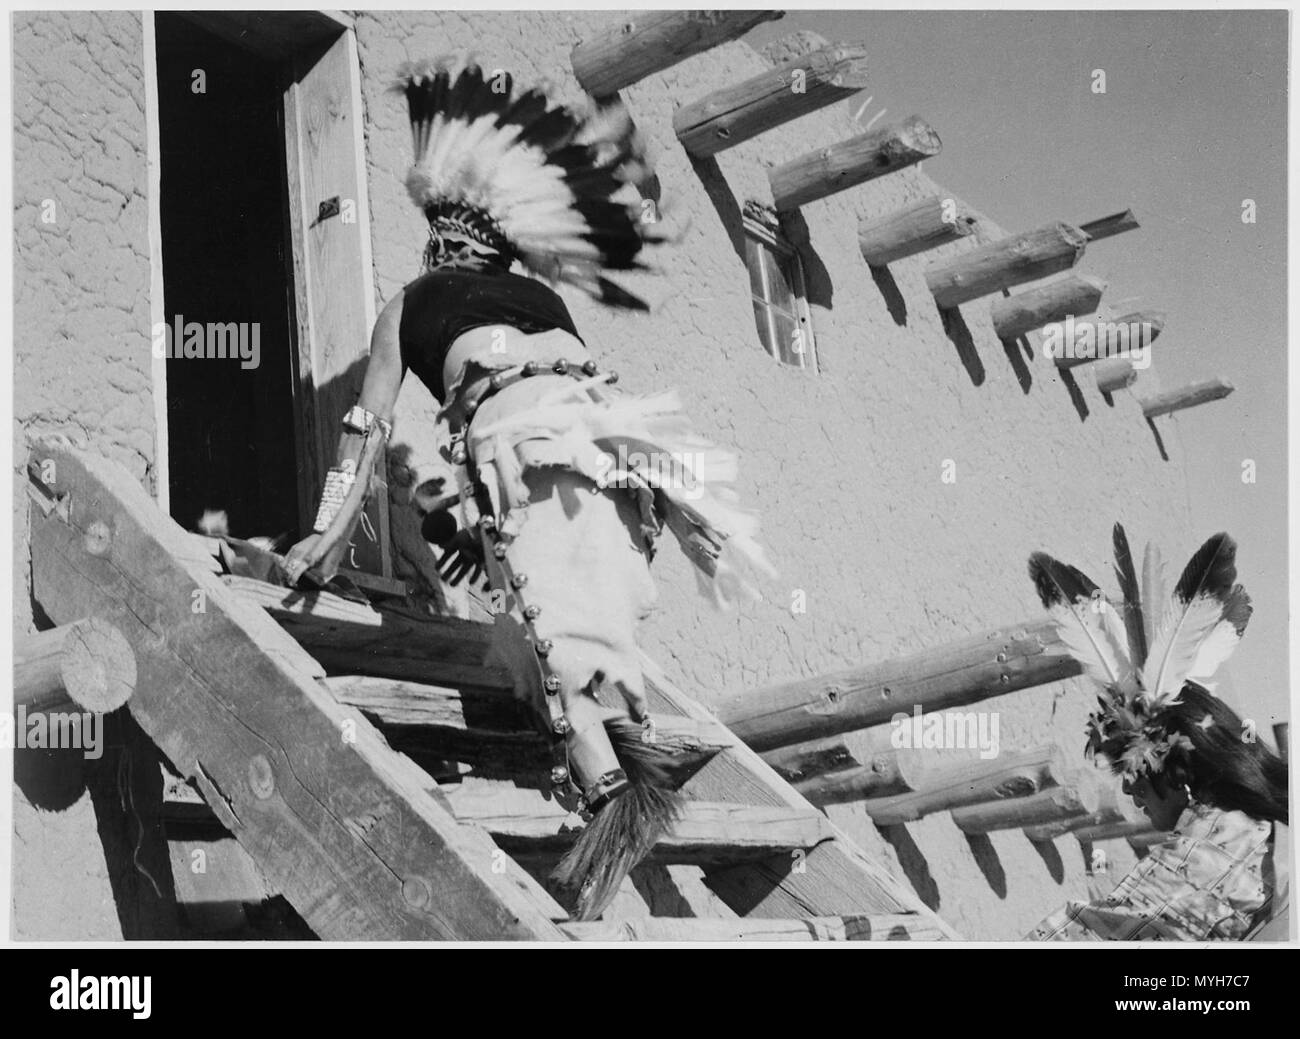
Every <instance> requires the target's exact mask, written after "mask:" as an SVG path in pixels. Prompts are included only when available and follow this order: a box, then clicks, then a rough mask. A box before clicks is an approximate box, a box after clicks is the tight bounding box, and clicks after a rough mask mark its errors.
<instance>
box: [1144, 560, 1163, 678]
mask: <svg viewBox="0 0 1300 1039" xmlns="http://www.w3.org/2000/svg"><path fill="white" fill-rule="evenodd" d="M1164 604H1165V564H1164V560H1163V559H1161V558H1160V549H1159V548H1157V547H1156V546H1155V544H1153V543H1152V542H1147V547H1146V551H1145V552H1144V553H1143V554H1142V630H1143V631H1145V632H1146V636H1147V652H1148V654H1149V653H1150V649H1151V640H1152V639H1153V638H1155V634H1156V628H1157V627H1158V626H1159V623H1160V616H1161V611H1162V610H1163V609H1164ZM1145 664H1146V660H1145V659H1144V660H1143V666H1145Z"/></svg>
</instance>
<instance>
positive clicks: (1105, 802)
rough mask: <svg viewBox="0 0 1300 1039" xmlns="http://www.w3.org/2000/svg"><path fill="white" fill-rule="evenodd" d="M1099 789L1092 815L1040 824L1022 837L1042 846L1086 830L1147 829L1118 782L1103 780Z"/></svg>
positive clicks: (1137, 809) (1144, 819)
mask: <svg viewBox="0 0 1300 1039" xmlns="http://www.w3.org/2000/svg"><path fill="white" fill-rule="evenodd" d="M1099 786H1100V792H1099V794H1098V798H1099V799H1098V803H1097V810H1096V811H1095V812H1093V813H1092V815H1088V816H1082V817H1080V818H1077V819H1058V820H1056V821H1055V822H1050V823H1043V824H1042V825H1041V826H1027V827H1025V836H1026V837H1028V838H1029V839H1030V840H1031V841H1035V842H1046V841H1051V840H1055V839H1056V838H1057V837H1061V836H1063V835H1064V834H1067V833H1072V832H1075V833H1077V831H1081V830H1086V829H1094V830H1099V829H1101V828H1104V827H1107V826H1116V825H1121V824H1123V825H1128V824H1135V823H1141V824H1142V825H1144V826H1147V827H1149V826H1150V823H1149V822H1148V821H1147V817H1146V813H1145V812H1143V811H1142V809H1140V808H1139V807H1138V806H1137V805H1136V804H1135V803H1134V802H1133V799H1132V798H1131V797H1129V796H1128V795H1127V794H1125V793H1124V792H1123V790H1121V789H1120V784H1119V781H1118V780H1115V779H1105V778H1103V779H1102V780H1100V782H1099ZM1132 832H1134V833H1136V832H1138V831H1137V830H1133V831H1132ZM1121 836H1127V833H1125V834H1121ZM1083 839H1084V838H1083V837H1079V840H1083Z"/></svg>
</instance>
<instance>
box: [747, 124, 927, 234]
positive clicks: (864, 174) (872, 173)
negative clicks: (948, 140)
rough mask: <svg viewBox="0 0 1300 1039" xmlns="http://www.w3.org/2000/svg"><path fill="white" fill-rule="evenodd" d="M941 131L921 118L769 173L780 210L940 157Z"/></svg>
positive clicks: (845, 142)
mask: <svg viewBox="0 0 1300 1039" xmlns="http://www.w3.org/2000/svg"><path fill="white" fill-rule="evenodd" d="M942 147H943V144H942V142H941V141H940V140H939V135H938V134H937V133H935V132H934V130H933V128H932V127H931V126H930V125H929V124H928V123H927V122H925V120H923V119H921V118H920V117H919V116H911V117H909V118H908V119H905V120H903V122H901V123H896V124H895V125H893V126H886V127H885V128H883V129H881V130H872V131H871V132H870V133H864V134H860V135H858V136H857V137H850V138H849V139H848V140H846V141H840V142H839V143H838V144H832V145H831V146H830V147H829V148H822V149H820V150H819V151H815V152H808V154H806V155H801V156H800V157H799V158H797V159H794V160H793V161H791V162H787V163H785V164H784V165H782V166H777V167H775V168H774V169H771V170H769V171H768V174H767V179H768V183H769V184H770V185H771V188H772V201H773V204H774V205H775V206H776V208H777V209H778V210H783V211H788V210H791V209H798V208H799V207H800V206H802V205H805V204H807V203H809V202H815V201H817V199H819V198H825V197H826V196H827V195H833V194H835V193H836V192H837V191H844V190H845V189H847V188H851V187H854V186H855V185H858V184H865V183H866V182H867V181H869V180H875V179H876V178H877V177H883V176H885V175H886V174H888V173H893V172H895V171H896V170H901V169H904V168H906V167H908V166H913V165H915V164H916V163H918V162H920V161H921V160H922V159H928V158H930V157H931V156H932V155H938V154H939V150H940V149H941V148H942Z"/></svg>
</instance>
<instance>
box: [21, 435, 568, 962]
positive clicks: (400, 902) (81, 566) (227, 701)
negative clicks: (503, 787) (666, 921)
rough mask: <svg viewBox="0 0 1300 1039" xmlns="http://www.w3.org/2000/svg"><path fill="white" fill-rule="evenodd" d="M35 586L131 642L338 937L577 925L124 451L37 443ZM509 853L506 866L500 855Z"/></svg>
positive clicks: (213, 793) (186, 764)
mask: <svg viewBox="0 0 1300 1039" xmlns="http://www.w3.org/2000/svg"><path fill="white" fill-rule="evenodd" d="M29 473H30V474H31V477H32V481H31V485H30V486H29V491H30V493H31V494H32V497H33V502H34V506H33V509H32V512H31V567H32V592H33V595H34V597H35V598H36V601H37V602H38V603H39V604H40V605H41V607H42V608H43V609H44V610H45V612H46V613H47V614H48V615H49V617H50V618H51V619H52V620H53V621H54V622H55V623H56V624H68V623H71V622H73V621H76V620H77V619H79V618H80V617H85V616H90V617H98V618H100V619H102V620H105V621H107V622H108V623H110V624H112V625H113V626H114V627H115V628H117V629H118V631H120V632H121V633H122V635H123V637H124V638H125V639H126V640H127V642H128V643H129V644H130V645H131V648H132V650H133V652H134V655H135V661H136V668H137V672H138V676H137V682H136V688H135V691H134V693H133V694H132V695H131V698H130V700H129V702H128V709H129V710H130V712H131V716H132V718H134V719H135V721H136V722H137V723H138V724H139V725H140V728H141V729H143V730H144V732H145V733H146V734H147V735H148V736H149V737H150V738H151V739H152V740H153V742H154V743H155V744H156V745H157V746H158V749H159V750H160V751H161V752H162V753H163V754H164V755H165V756H166V758H167V759H168V760H169V761H170V762H171V764H172V766H173V768H174V769H175V770H176V771H177V772H178V773H179V774H180V775H182V776H184V777H185V778H186V779H188V780H190V781H192V782H193V783H194V784H195V786H196V787H197V788H198V789H199V791H200V792H201V793H202V794H203V798H204V800H205V801H207V803H208V805H209V806H210V807H211V808H212V810H213V812H214V813H215V814H216V816H217V818H218V819H219V820H220V822H221V824H222V825H223V826H225V827H226V829H228V830H229V831H230V832H231V833H232V834H233V835H234V836H235V837H236V839H237V840H238V841H239V843H240V844H241V845H242V846H243V847H244V849H245V850H246V851H247V852H248V853H249V855H251V856H252V858H253V859H254V861H255V862H256V863H257V865H258V868H259V870H260V871H261V873H262V875H263V876H264V877H265V878H266V880H267V883H268V885H269V886H270V888H271V889H272V890H275V891H278V892H280V893H282V894H283V895H284V897H285V898H286V899H287V900H288V901H289V903H290V904H291V905H292V906H293V907H294V908H295V909H296V910H297V911H298V913H299V915H300V916H301V917H302V918H303V920H304V921H306V923H307V925H308V926H309V927H310V928H311V929H312V931H314V932H315V933H316V934H317V935H318V936H319V937H320V938H322V939H324V940H352V941H358V940H376V941H377V940H385V941H398V940H437V939H441V940H444V941H446V940H457V939H480V940H487V939H491V940H502V939H506V938H514V939H531V940H534V941H540V940H550V941H556V940H562V939H563V937H564V936H563V934H562V932H560V931H559V929H558V928H557V927H556V926H555V924H554V922H553V920H554V918H556V914H562V912H563V911H562V910H561V909H560V907H559V906H558V905H557V904H556V903H555V900H554V899H553V898H551V897H550V896H549V895H548V894H547V893H546V892H545V891H544V890H543V889H542V887H541V886H540V885H539V884H538V883H537V882H536V881H535V880H534V879H533V878H532V877H531V876H530V875H529V874H528V873H527V872H525V871H524V870H523V868H522V867H520V866H518V865H517V864H516V863H514V862H512V861H510V860H509V858H508V857H506V856H502V855H500V853H499V849H498V848H497V847H496V846H495V845H494V844H493V843H492V840H491V838H489V837H488V836H487V834H485V833H483V832H482V831H481V830H476V829H474V828H472V827H466V826H463V825H462V824H460V823H458V822H457V821H456V819H455V817H454V816H453V815H452V814H451V812H450V810H449V809H447V808H446V807H445V806H444V805H442V804H440V803H439V802H438V800H437V799H435V798H434V797H433V796H432V795H431V794H430V793H429V790H428V783H429V777H428V776H427V775H426V774H425V773H424V772H422V771H421V770H420V769H419V768H417V767H416V765H415V764H414V763H413V762H412V761H411V760H410V759H409V758H406V757H404V756H402V755H400V754H397V753H395V752H394V751H393V750H392V749H391V748H389V747H388V746H387V745H386V744H385V743H384V741H383V738H382V737H381V736H380V735H379V733H378V732H376V731H375V729H374V728H373V726H371V725H370V723H369V722H367V721H366V719H365V718H364V717H362V715H361V714H360V712H358V711H356V710H354V709H352V708H349V707H346V706H344V705H342V704H339V703H338V702H336V701H335V699H334V698H333V697H332V696H331V695H330V693H329V691H328V690H327V689H325V688H324V687H323V686H322V685H321V684H320V682H319V679H320V678H322V677H323V676H324V671H323V669H322V668H321V667H320V666H319V665H318V664H317V663H316V662H315V661H314V660H313V659H312V658H311V657H310V656H308V654H307V653H306V652H305V651H304V650H303V649H302V648H301V647H300V646H299V645H298V644H297V643H296V642H294V640H293V639H292V638H290V637H289V636H288V635H287V634H285V632H284V631H283V630H282V629H281V628H280V627H279V626H278V625H277V624H275V622H274V621H272V620H271V618H269V617H268V616H267V615H266V613H264V612H263V611H262V610H260V609H258V608H257V607H256V606H254V605H253V604H252V603H250V602H248V601H247V599H246V598H245V597H243V596H241V595H239V594H238V593H236V592H234V591H232V590H231V589H230V588H228V587H226V586H225V585H224V584H223V583H222V582H221V581H220V580H219V579H218V578H217V577H216V576H215V575H214V574H212V573H211V571H210V568H209V566H208V561H207V559H204V558H201V557H200V552H199V550H198V549H197V548H196V546H195V543H194V542H193V541H192V540H191V539H190V538H189V536H188V535H187V534H186V533H185V532H184V531H183V530H181V528H180V527H179V526H177V525H176V524H175V523H174V522H173V521H172V520H171V519H170V518H168V517H167V516H165V515H163V514H162V513H160V512H159V511H158V507H157V505H156V504H155V503H154V502H153V501H152V499H151V498H150V497H149V495H148V494H147V493H146V492H145V490H144V488H143V487H141V486H140V484H139V482H138V481H137V480H136V479H135V478H134V477H132V476H131V475H130V474H129V473H127V472H126V471H125V470H124V469H122V468H121V467H120V466H118V465H116V464H114V463H112V462H109V461H107V460H106V459H103V458H100V457H97V456H95V455H91V454H89V453H87V452H83V451H79V450H76V449H74V448H72V447H71V446H69V445H68V444H67V443H66V442H60V441H57V440H52V439H51V440H45V441H41V442H40V443H37V444H35V445H33V446H32V448H31V461H30V463H29ZM498 864H499V865H498Z"/></svg>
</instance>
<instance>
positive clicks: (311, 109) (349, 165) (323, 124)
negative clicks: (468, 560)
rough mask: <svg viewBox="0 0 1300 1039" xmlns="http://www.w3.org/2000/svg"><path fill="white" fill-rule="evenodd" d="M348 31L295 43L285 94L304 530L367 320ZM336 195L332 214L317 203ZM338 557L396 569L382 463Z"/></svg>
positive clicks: (356, 110) (362, 351)
mask: <svg viewBox="0 0 1300 1039" xmlns="http://www.w3.org/2000/svg"><path fill="white" fill-rule="evenodd" d="M357 63H358V62H357V49H356V36H355V33H354V32H353V31H352V30H347V31H345V32H342V33H338V34H337V35H336V36H330V37H327V38H326V42H321V43H319V44H312V45H308V44H307V43H306V42H304V43H300V44H299V46H298V48H297V49H295V51H294V55H293V61H292V67H293V78H292V82H290V83H289V85H288V87H287V88H286V90H285V94H284V122H285V158H286V168H287V178H288V191H289V216H290V220H289V223H290V235H291V243H290V245H291V249H292V252H293V269H294V291H295V294H296V306H297V333H298V359H297V374H298V383H297V392H296V395H295V408H296V411H297V418H298V421H297V423H296V425H297V430H298V433H297V435H298V444H297V446H298V454H297V457H298V463H299V474H300V483H299V525H300V527H301V529H302V530H310V529H311V526H312V522H313V519H314V517H315V513H316V505H317V502H318V501H319V500H320V493H321V490H322V489H323V488H324V486H325V473H326V471H327V470H328V469H329V467H330V466H331V465H332V464H334V461H335V458H336V455H337V453H338V444H339V436H340V432H341V423H342V420H343V415H344V413H345V412H346V411H347V410H348V408H350V407H351V406H352V405H353V404H354V403H356V399H357V396H358V395H359V394H360V392H361V383H362V380H363V379H364V377H365V368H366V365H365V362H366V358H367V355H368V350H367V346H368V344H369V342H370V330H371V328H372V327H373V326H374V323H375V302H374V285H373V281H372V271H371V265H370V219H369V208H368V206H369V203H368V195H367V192H366V187H365V179H364V178H365V172H364V171H365V156H364V130H363V113H362V109H361V98H360V90H359V82H358V80H357V68H356V67H357ZM331 201H333V203H334V215H332V216H328V215H325V214H326V213H327V212H328V209H326V208H322V207H323V206H325V205H326V204H328V203H330V202H331ZM372 482H373V485H374V492H373V493H372V494H371V496H370V500H369V501H368V502H367V504H366V507H365V511H364V512H363V514H362V519H361V523H360V524H359V525H358V526H357V530H356V532H355V533H354V534H353V537H352V542H351V548H350V549H349V550H348V551H347V553H346V554H345V555H344V557H343V565H344V566H346V567H349V568H350V569H353V570H367V571H369V572H371V573H375V574H379V575H381V576H383V577H391V576H392V560H391V558H390V546H389V534H388V490H387V473H386V472H385V471H384V468H383V467H382V466H381V467H379V469H378V471H377V472H376V474H375V477H374V478H373V481H372Z"/></svg>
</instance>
